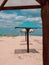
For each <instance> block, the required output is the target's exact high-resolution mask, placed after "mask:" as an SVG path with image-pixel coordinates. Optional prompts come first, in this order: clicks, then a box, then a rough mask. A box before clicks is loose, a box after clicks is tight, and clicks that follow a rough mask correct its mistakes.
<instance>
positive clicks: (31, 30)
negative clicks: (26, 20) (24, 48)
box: [21, 29, 34, 41]
mask: <svg viewBox="0 0 49 65" xmlns="http://www.w3.org/2000/svg"><path fill="white" fill-rule="evenodd" d="M21 32H24V33H25V41H26V40H27V39H26V29H21ZM31 32H34V30H33V29H30V30H29V33H31Z"/></svg>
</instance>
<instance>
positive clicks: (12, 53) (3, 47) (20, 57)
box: [0, 36, 43, 65]
mask: <svg viewBox="0 0 49 65" xmlns="http://www.w3.org/2000/svg"><path fill="white" fill-rule="evenodd" d="M29 40H30V42H29V44H30V46H29V47H30V53H27V44H26V41H25V37H24V36H17V37H0V65H43V60H42V59H43V58H42V52H43V50H42V49H43V46H42V45H43V42H42V36H30V38H29Z"/></svg>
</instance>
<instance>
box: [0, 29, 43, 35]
mask: <svg viewBox="0 0 49 65" xmlns="http://www.w3.org/2000/svg"><path fill="white" fill-rule="evenodd" d="M0 34H3V35H25V32H21V29H14V28H13V29H12V28H0ZM29 34H30V35H33V36H42V29H37V30H34V32H30V33H29Z"/></svg>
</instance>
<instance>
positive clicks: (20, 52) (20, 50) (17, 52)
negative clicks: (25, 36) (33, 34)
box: [14, 49, 39, 54]
mask: <svg viewBox="0 0 49 65" xmlns="http://www.w3.org/2000/svg"><path fill="white" fill-rule="evenodd" d="M14 53H15V54H22V53H27V50H26V49H15V51H14ZM29 53H39V52H38V51H37V50H36V49H30V50H29Z"/></svg>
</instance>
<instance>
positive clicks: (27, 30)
mask: <svg viewBox="0 0 49 65" xmlns="http://www.w3.org/2000/svg"><path fill="white" fill-rule="evenodd" d="M29 30H30V29H26V32H27V53H29Z"/></svg>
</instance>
